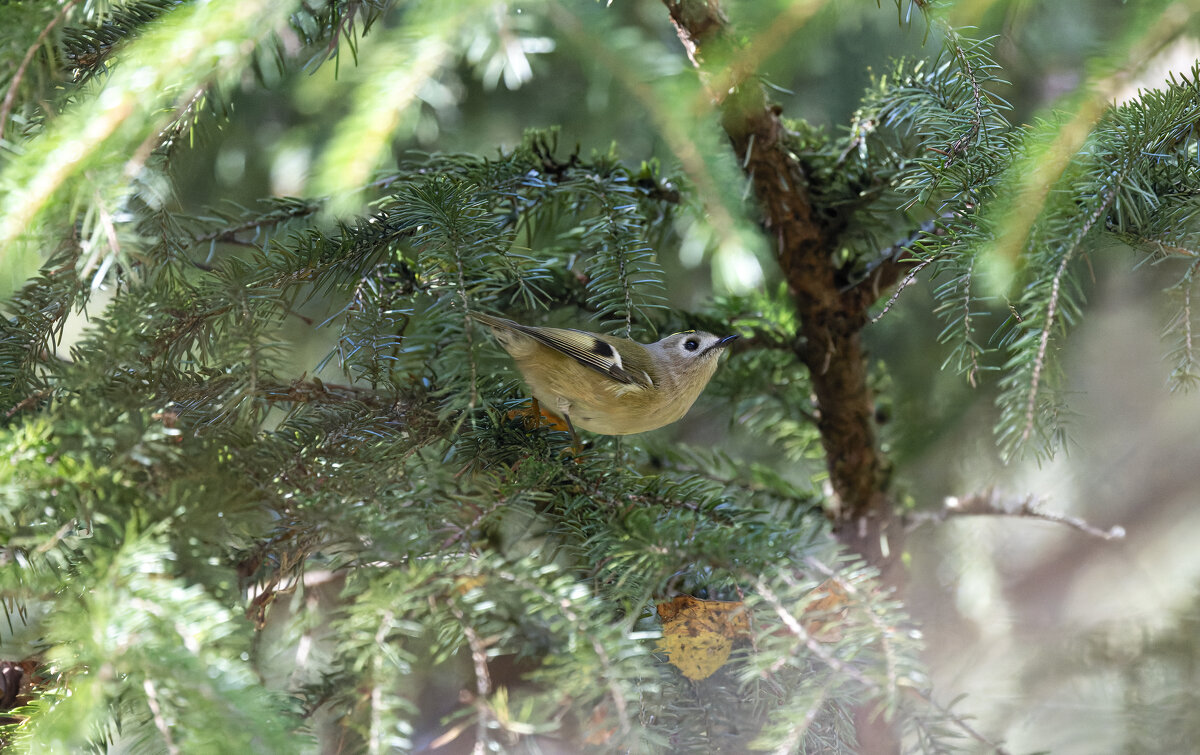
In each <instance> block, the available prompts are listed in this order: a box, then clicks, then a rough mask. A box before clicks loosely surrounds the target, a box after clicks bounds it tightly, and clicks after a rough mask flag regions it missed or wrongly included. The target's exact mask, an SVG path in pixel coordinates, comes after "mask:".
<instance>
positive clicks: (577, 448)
mask: <svg viewBox="0 0 1200 755" xmlns="http://www.w3.org/2000/svg"><path fill="white" fill-rule="evenodd" d="M563 419H565V420H566V421H567V430H568V431H570V433H571V450H572V451H574V452H575V455H576V456H578V455H580V454H581V453H583V444H582V443H580V442H579V433H577V432H575V425H572V424H571V415H569V414H563Z"/></svg>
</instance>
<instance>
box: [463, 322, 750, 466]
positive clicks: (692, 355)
mask: <svg viewBox="0 0 1200 755" xmlns="http://www.w3.org/2000/svg"><path fill="white" fill-rule="evenodd" d="M471 316H472V317H474V318H475V319H476V320H478V321H479V322H481V323H483V324H484V325H487V326H489V327H490V328H491V329H492V333H493V334H494V335H495V336H496V340H498V341H499V342H500V345H501V346H503V347H504V350H505V351H507V352H508V353H509V354H510V355H511V356H512V358H513V359H514V360H515V361H516V363H517V367H518V369H520V370H521V374H522V375H524V377H525V382H526V383H527V384H528V385H529V391H530V393H532V394H533V398H534V401H536V402H538V403H540V404H541V405H543V406H545V407H546V408H547V409H549V410H550V411H553V412H556V413H557V414H559V415H561V416H562V417H563V419H565V420H566V421H567V427H568V428H569V429H570V430H571V435H572V438H574V439H575V440H576V446H578V439H577V438H575V427H576V426H578V427H581V428H583V429H584V430H589V431H591V432H594V433H598V434H600V435H629V434H632V433H642V432H646V431H647V430H654V429H656V428H659V427H662V426H664V425H669V424H671V423H672V422H674V421H675V420H677V419H679V418H680V417H682V416H683V415H684V414H686V413H687V410H688V409H690V408H691V406H692V404H693V403H694V402H695V401H696V398H697V397H698V396H699V395H700V392H701V391H703V390H704V386H706V385H708V381H709V379H711V378H712V376H713V372H715V371H716V369H717V360H718V359H719V358H720V356H721V353H722V352H723V351H724V350H725V347H726V346H728V345H729V344H730V343H732V342H733V341H734V340H735V339H737V336H736V335H730V336H724V337H721V336H714V335H713V334H712V333H703V332H700V331H695V330H689V331H685V332H683V333H675V334H674V335H669V336H667V337H666V338H664V339H662V340H661V341H656V342H654V343H647V344H641V343H638V342H637V341H631V340H629V339H628V338H618V337H617V336H610V335H603V334H600V333H588V332H587V331H583V330H568V329H565V328H540V327H535V326H532V325H521V324H520V323H516V322H513V321H512V320H505V319H504V318H502V317H492V316H491V315H485V314H481V313H479V312H472V313H471Z"/></svg>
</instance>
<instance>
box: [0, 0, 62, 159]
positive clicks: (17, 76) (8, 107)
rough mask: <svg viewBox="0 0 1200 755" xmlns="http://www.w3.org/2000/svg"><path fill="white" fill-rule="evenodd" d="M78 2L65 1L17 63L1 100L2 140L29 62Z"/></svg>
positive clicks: (0, 132)
mask: <svg viewBox="0 0 1200 755" xmlns="http://www.w3.org/2000/svg"><path fill="white" fill-rule="evenodd" d="M78 4H79V0H67V2H65V3H63V6H62V8H60V9H59V11H58V13H57V14H56V15H55V16H54V18H52V19H50V21H49V22H47V24H46V25H45V26H43V27H42V30H41V32H39V33H38V35H37V39H35V40H34V41H33V44H31V45H30V46H29V49H27V50H26V51H25V57H23V58H21V62H20V63H18V64H17V70H16V71H14V72H13V76H12V79H11V80H10V81H9V84H8V91H7V92H5V93H4V101H3V102H0V140H3V139H4V129H5V127H6V126H7V125H8V118H9V116H11V115H12V110H13V106H14V105H16V103H17V91H18V90H19V89H20V88H21V82H22V81H23V80H24V78H25V72H26V70H28V68H29V64H30V63H32V62H33V56H34V55H36V54H37V51H38V50H39V49H40V48H41V46H42V43H43V42H45V41H46V37H47V36H49V35H50V32H51V31H52V30H53V29H54V27H55V26H58V25H59V24H60V23H62V22H63V21H64V20H65V19H66V17H67V16H68V15H69V14H70V13H71V11H72V10H73V9H74V8H75V6H76V5H78Z"/></svg>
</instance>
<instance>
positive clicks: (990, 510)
mask: <svg viewBox="0 0 1200 755" xmlns="http://www.w3.org/2000/svg"><path fill="white" fill-rule="evenodd" d="M1042 502H1043V499H1041V498H1038V497H1036V496H1034V495H1032V494H1030V495H1027V496H1025V497H1024V498H1022V499H1020V500H1019V501H1012V500H1005V499H1004V497H1003V496H1002V495H1001V494H999V493H997V492H996V490H995V489H994V488H988V489H987V490H985V491H983V492H980V493H972V494H971V495H968V496H966V497H963V498H959V497H957V496H950V497H948V498H946V500H945V501H944V502H943V504H942V508H941V509H939V510H938V511H927V512H918V513H916V514H911V515H909V516H907V517H905V520H906V521H905V523H906V528H907V530H908V531H909V532H911V531H912V530H915V529H916V528H918V527H920V526H922V525H924V524H930V523H940V522H944V521H946V520H947V519H951V518H953V517H959V516H1007V517H1017V518H1024V519H1040V520H1042V521H1044V522H1054V523H1056V524H1063V525H1066V526H1068V527H1070V528H1071V529H1075V530H1079V531H1080V532H1082V533H1084V534H1086V535H1090V536H1092V537H1096V538H1100V539H1101V540H1120V539H1122V538H1124V537H1125V528H1124V527H1121V526H1120V525H1113V526H1112V527H1109V528H1108V529H1107V530H1103V529H1100V528H1099V527H1096V526H1094V525H1091V524H1088V523H1087V522H1086V521H1084V520H1083V519H1080V518H1079V517H1075V516H1070V515H1069V514H1059V513H1057V512H1053V511H1043V510H1042V509H1041V504H1042Z"/></svg>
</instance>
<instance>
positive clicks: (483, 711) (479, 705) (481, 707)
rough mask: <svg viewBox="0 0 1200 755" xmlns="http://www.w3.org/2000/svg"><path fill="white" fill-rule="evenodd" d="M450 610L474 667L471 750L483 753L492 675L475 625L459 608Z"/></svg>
mask: <svg viewBox="0 0 1200 755" xmlns="http://www.w3.org/2000/svg"><path fill="white" fill-rule="evenodd" d="M450 612H451V613H453V614H454V618H456V619H458V623H459V625H461V626H462V630H463V634H464V635H465V636H466V638H467V646H468V647H469V648H470V649H471V663H472V664H473V665H474V667H475V710H476V712H477V716H478V717H477V718H476V719H475V747H474V749H473V750H472V752H475V753H479V755H483V753H484V752H485V751H486V748H487V744H486V743H487V741H488V723H489V722H490V720H491V718H492V712H491V710H490V709H489V708H488V700H487V698H488V695H490V694H491V693H492V675H491V674H490V673H489V672H488V665H487V647H486V646H485V645H484V644H483V640H481V639H480V638H479V634H478V633H477V632H476V631H475V627H473V626H471V625H470V623H469V622H468V621H467V617H466V615H465V614H463V612H462V609H461V608H459V607H458V606H456V605H453V604H451V606H450Z"/></svg>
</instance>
